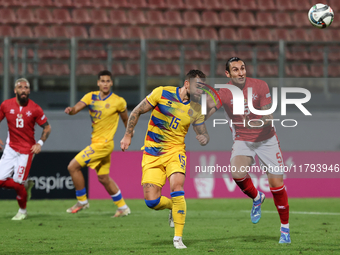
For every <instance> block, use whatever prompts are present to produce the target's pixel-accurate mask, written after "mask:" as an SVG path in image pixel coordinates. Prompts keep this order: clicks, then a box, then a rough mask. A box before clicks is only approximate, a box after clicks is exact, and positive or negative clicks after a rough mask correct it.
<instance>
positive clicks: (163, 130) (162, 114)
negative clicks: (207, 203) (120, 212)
mask: <svg viewBox="0 0 340 255" xmlns="http://www.w3.org/2000/svg"><path fill="white" fill-rule="evenodd" d="M204 79H205V74H204V73H203V72H201V71H199V70H191V71H190V72H189V73H188V74H187V76H186V80H185V82H184V86H183V87H181V88H177V87H172V86H170V87H158V88H156V89H154V90H153V91H152V93H151V94H150V95H148V96H147V97H146V98H145V99H144V100H143V101H142V102H141V103H140V104H139V105H138V106H137V107H136V108H135V109H134V110H133V111H132V112H131V114H130V117H129V121H128V127H127V129H126V132H125V135H124V137H123V139H122V140H121V142H120V145H121V149H122V150H123V151H124V150H126V149H128V147H129V145H130V143H131V137H132V134H133V130H134V128H135V126H136V124H137V122H138V118H139V116H140V115H141V114H144V113H146V112H148V111H150V110H152V113H151V117H150V121H149V125H148V130H147V132H146V137H145V143H144V147H143V148H142V149H143V150H144V152H143V161H142V168H143V176H142V185H143V191H144V199H145V203H146V205H147V206H148V207H149V208H151V209H154V210H163V209H169V210H171V211H170V216H169V223H170V226H171V227H175V236H174V239H173V244H174V246H175V248H177V249H184V248H187V247H186V246H185V245H184V244H183V241H182V235H183V228H184V223H185V217H186V211H187V209H186V202H185V199H184V190H183V185H184V180H185V170H186V159H187V158H186V155H185V143H184V138H185V135H186V134H187V132H188V129H189V126H190V124H192V125H193V128H194V130H195V132H196V134H197V136H196V138H197V140H198V141H199V142H200V144H201V145H206V144H207V143H208V141H209V135H208V133H207V130H206V127H205V124H204V116H203V115H201V107H200V105H199V104H197V103H195V102H190V94H191V97H193V96H194V95H195V96H196V97H199V95H200V94H201V90H200V89H197V86H198V84H197V82H198V81H202V80H204ZM191 99H193V98H191ZM166 179H168V180H169V182H170V189H171V199H169V198H167V197H165V196H162V187H163V186H164V184H165V182H166Z"/></svg>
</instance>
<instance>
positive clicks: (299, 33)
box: [291, 28, 310, 41]
mask: <svg viewBox="0 0 340 255" xmlns="http://www.w3.org/2000/svg"><path fill="white" fill-rule="evenodd" d="M291 34H292V39H293V41H309V40H310V35H309V31H308V30H306V29H302V28H297V29H293V30H292V31H291Z"/></svg>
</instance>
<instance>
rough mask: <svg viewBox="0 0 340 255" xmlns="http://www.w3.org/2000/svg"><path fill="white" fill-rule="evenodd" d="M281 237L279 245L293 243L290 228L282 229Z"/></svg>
mask: <svg viewBox="0 0 340 255" xmlns="http://www.w3.org/2000/svg"><path fill="white" fill-rule="evenodd" d="M280 231H281V237H280V241H279V243H291V241H290V234H289V228H281V229H280Z"/></svg>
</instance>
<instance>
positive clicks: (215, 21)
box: [202, 11, 221, 27]
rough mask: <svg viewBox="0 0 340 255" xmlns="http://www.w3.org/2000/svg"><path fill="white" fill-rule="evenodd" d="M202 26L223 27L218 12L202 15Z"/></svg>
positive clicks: (208, 12) (207, 12) (206, 12)
mask: <svg viewBox="0 0 340 255" xmlns="http://www.w3.org/2000/svg"><path fill="white" fill-rule="evenodd" d="M202 20H203V22H202V24H203V25H204V26H206V27H218V26H221V21H220V18H219V16H218V15H217V13H216V12H213V11H205V12H203V13H202Z"/></svg>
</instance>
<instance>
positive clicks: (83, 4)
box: [73, 0, 97, 8]
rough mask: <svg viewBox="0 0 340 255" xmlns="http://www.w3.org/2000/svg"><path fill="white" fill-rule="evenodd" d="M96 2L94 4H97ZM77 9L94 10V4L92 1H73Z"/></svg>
mask: <svg viewBox="0 0 340 255" xmlns="http://www.w3.org/2000/svg"><path fill="white" fill-rule="evenodd" d="M96 1H97V0H95V1H94V2H96ZM73 3H74V7H75V8H93V3H92V1H91V0H73Z"/></svg>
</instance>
